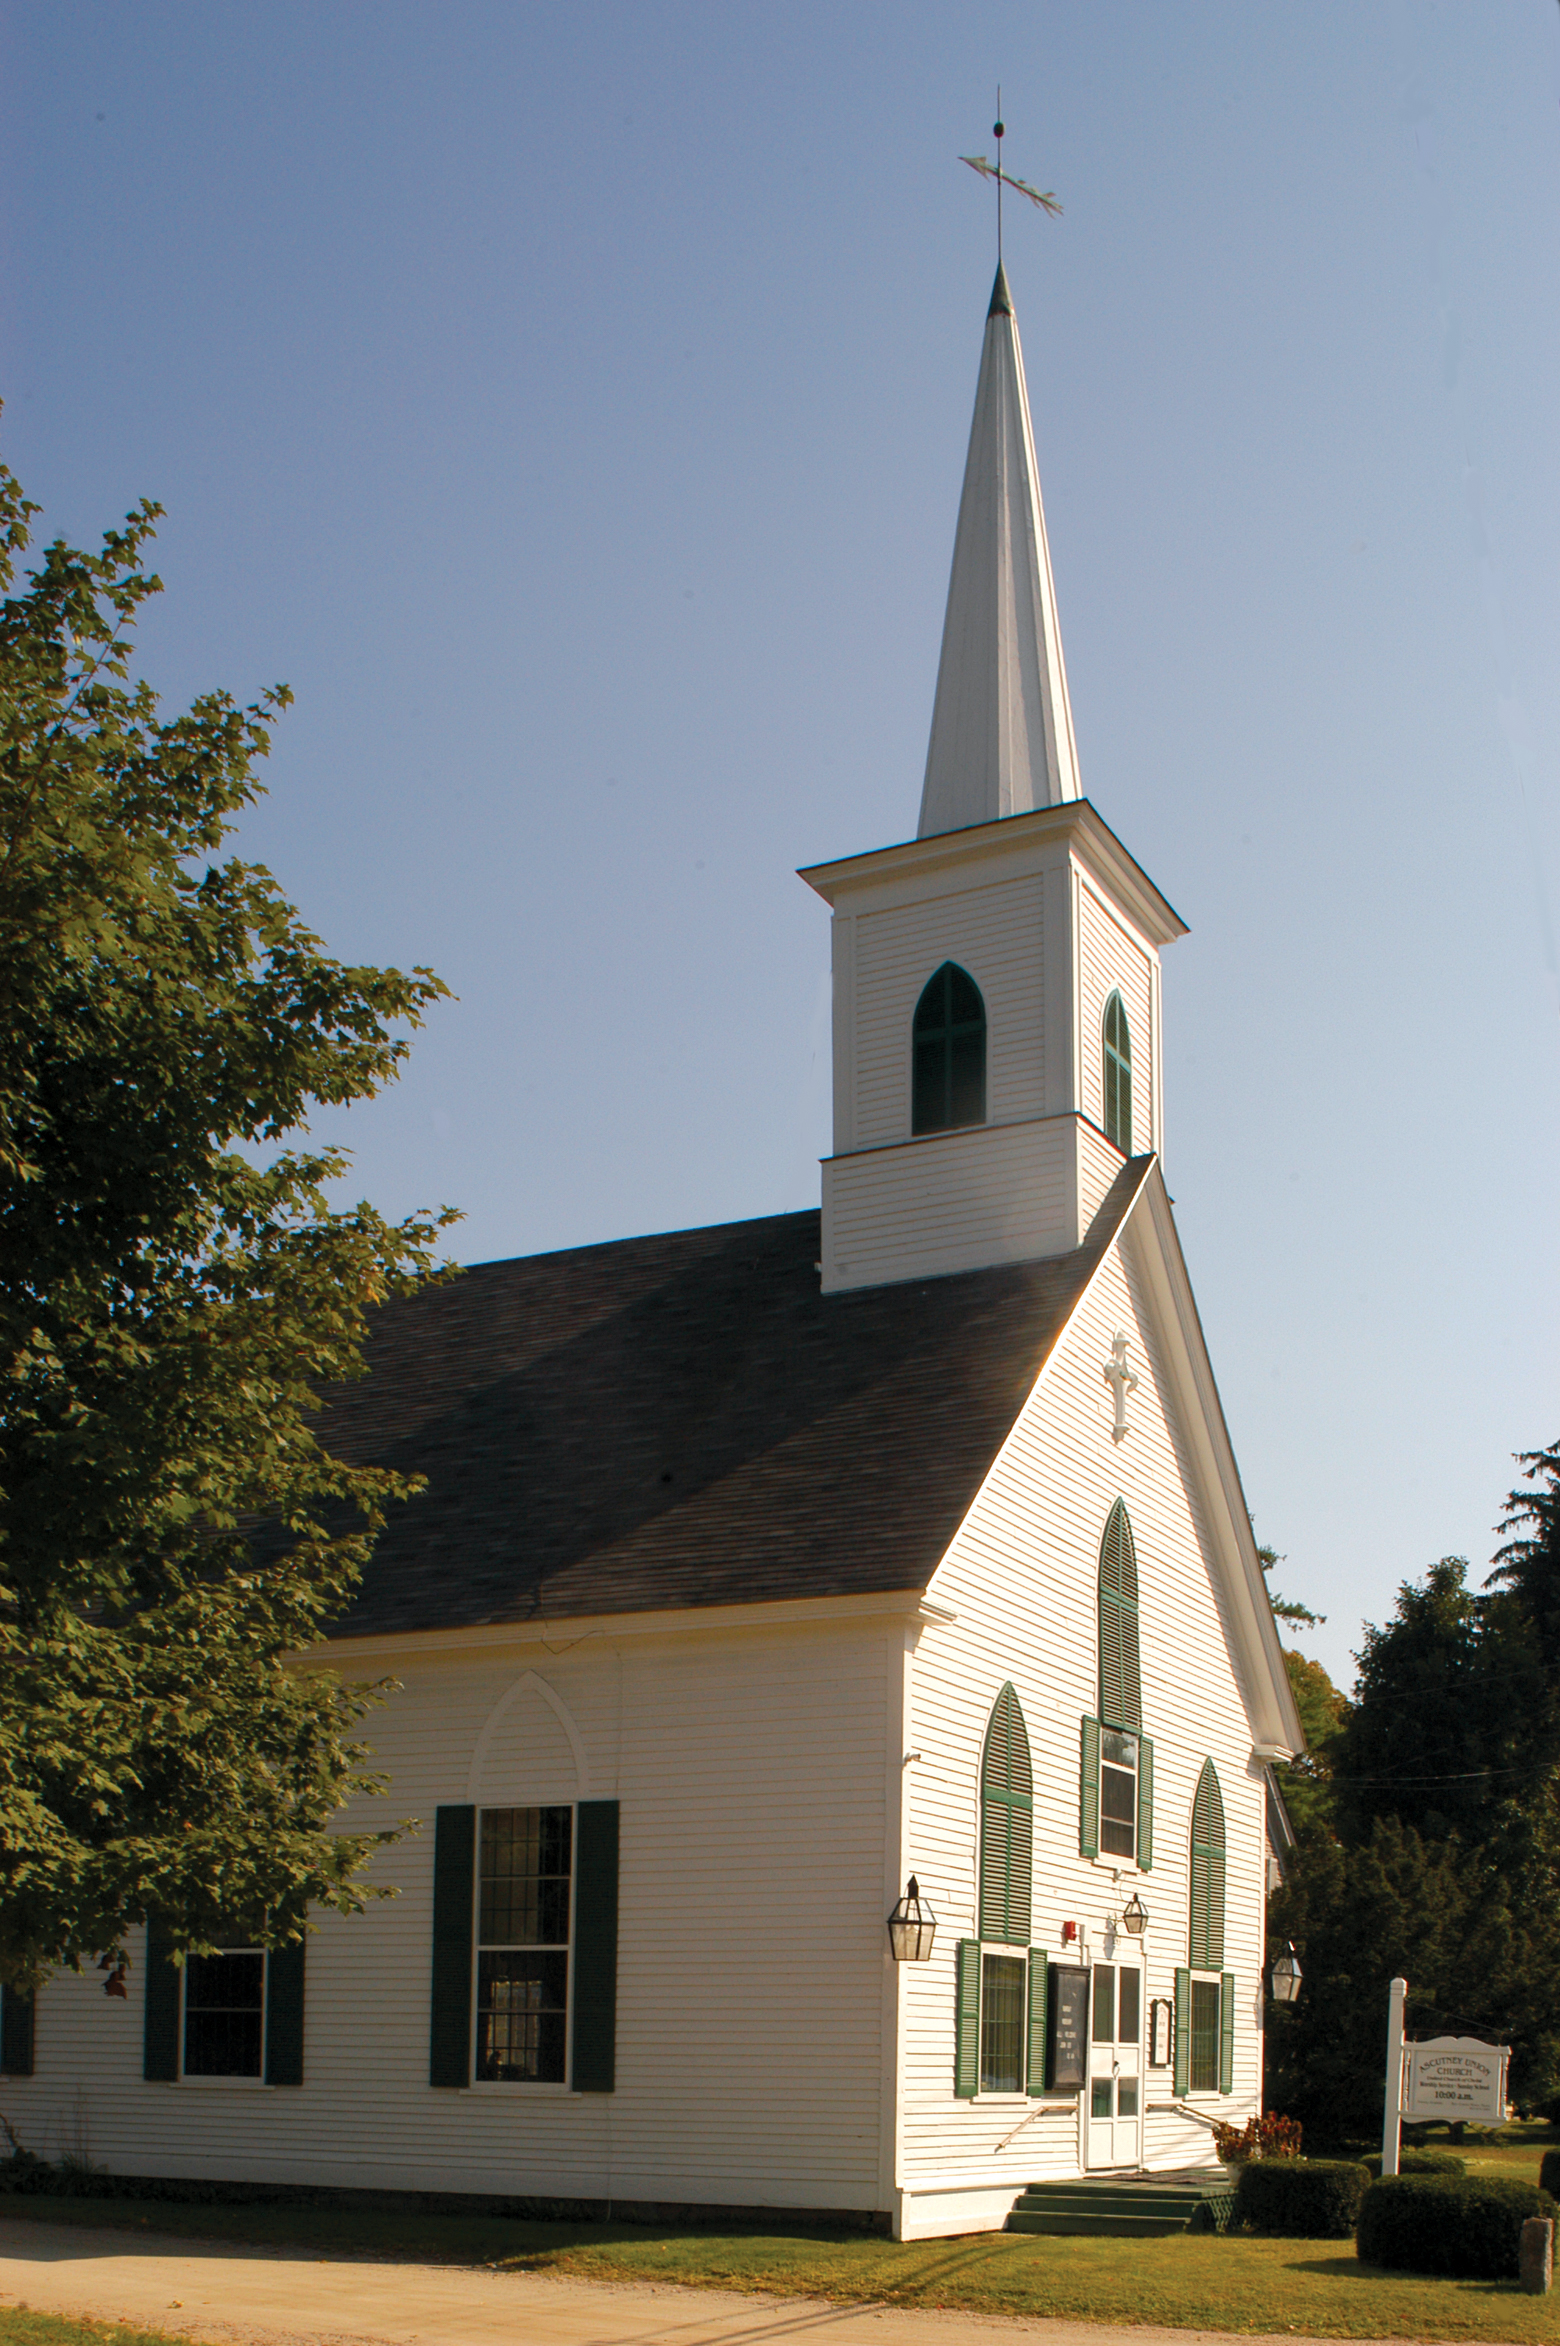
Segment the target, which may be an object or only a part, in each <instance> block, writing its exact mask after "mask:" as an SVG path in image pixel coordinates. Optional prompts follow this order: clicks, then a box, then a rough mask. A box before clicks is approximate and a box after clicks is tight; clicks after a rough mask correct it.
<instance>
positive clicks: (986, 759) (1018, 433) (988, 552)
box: [920, 262, 1082, 839]
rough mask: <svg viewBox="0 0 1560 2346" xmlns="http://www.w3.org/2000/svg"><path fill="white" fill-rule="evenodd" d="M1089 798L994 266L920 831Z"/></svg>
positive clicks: (1014, 327) (1021, 395)
mask: <svg viewBox="0 0 1560 2346" xmlns="http://www.w3.org/2000/svg"><path fill="white" fill-rule="evenodd" d="M1081 796H1082V791H1081V790H1080V788H1079V784H1078V752H1077V748H1076V745H1075V744H1074V741H1073V727H1072V710H1071V708H1070V707H1069V705H1068V700H1067V670H1066V668H1065V666H1064V664H1063V661H1062V637H1061V630H1060V628H1059V627H1058V625H1057V619H1056V589H1055V587H1054V585H1053V584H1052V580H1051V551H1050V548H1049V546H1048V545H1047V544H1046V536H1045V514H1044V511H1043V509H1042V507H1041V504H1040V480H1039V475H1038V473H1037V471H1036V469H1035V444H1034V437H1033V434H1032V432H1031V430H1030V424H1029V395H1028V393H1027V391H1026V390H1025V387H1024V354H1023V352H1022V350H1021V349H1020V347H1019V340H1018V323H1017V320H1016V319H1015V318H1014V316H1013V297H1012V295H1011V294H1010V292H1009V291H1008V281H1007V274H1006V271H1005V270H1004V269H1003V267H1002V265H1001V263H1000V262H999V263H998V264H997V277H996V283H995V284H994V285H993V286H992V289H991V307H990V309H989V310H988V311H987V313H986V339H985V345H984V348H983V349H982V352H981V360H980V381H979V383H978V384H977V385H976V389H975V420H974V422H973V424H972V425H971V427H970V452H969V456H968V458H967V460H966V462H965V467H964V493H963V495H962V496H961V498H960V500H959V526H958V531H957V533H956V535H955V537H954V541H953V573H952V576H951V577H950V579H949V581H948V610H947V616H946V617H945V619H944V621H943V641H942V659H941V662H940V664H939V666H938V670H937V699H936V701H935V703H934V705H933V708H932V738H931V745H930V747H929V749H928V751H927V757H926V786H925V788H924V790H923V791H922V793H921V825H920V836H921V838H923V839H928V838H931V837H932V836H933V835H934V834H935V833H937V832H939V831H962V830H964V829H965V828H966V827H967V826H968V825H970V824H972V823H989V822H992V821H994V820H996V818H997V817H998V816H1001V815H1021V814H1027V813H1028V812H1029V810H1030V808H1031V807H1037V806H1058V805H1060V803H1061V802H1062V800H1063V799H1068V798H1079V797H1081Z"/></svg>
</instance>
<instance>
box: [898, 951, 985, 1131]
mask: <svg viewBox="0 0 1560 2346" xmlns="http://www.w3.org/2000/svg"><path fill="white" fill-rule="evenodd" d="M911 1051H912V1068H911V1086H910V1130H911V1132H912V1134H914V1133H921V1132H948V1131H951V1130H953V1129H954V1128H955V1127H956V1126H958V1125H961V1124H984V1123H985V1121H986V1005H985V1002H984V1001H983V1000H982V998H981V991H980V988H979V986H978V985H977V984H976V983H975V980H974V979H973V978H972V977H971V976H970V973H969V971H968V970H967V969H960V967H959V965H958V963H957V962H956V961H945V962H944V963H943V965H942V967H941V969H938V970H934V971H933V973H932V975H931V976H930V977H929V978H928V979H927V981H926V984H925V986H924V987H923V988H922V992H921V999H920V1001H919V1002H917V1004H916V1006H915V1021H914V1026H913V1029H912V1036H911Z"/></svg>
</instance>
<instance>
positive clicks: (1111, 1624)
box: [1100, 1499, 1143, 1728]
mask: <svg viewBox="0 0 1560 2346" xmlns="http://www.w3.org/2000/svg"><path fill="white" fill-rule="evenodd" d="M1100 1718H1101V1720H1102V1721H1103V1723H1104V1724H1105V1725H1106V1726H1107V1727H1131V1728H1139V1727H1141V1726H1142V1724H1143V1691H1142V1685H1141V1682H1140V1677H1139V1672H1138V1578H1137V1550H1136V1548H1135V1547H1134V1546H1133V1542H1132V1519H1131V1517H1130V1516H1129V1515H1128V1513H1127V1510H1126V1508H1125V1506H1124V1505H1123V1503H1122V1502H1121V1500H1120V1499H1118V1500H1117V1501H1116V1503H1115V1505H1114V1506H1113V1507H1112V1508H1111V1511H1110V1513H1109V1515H1108V1516H1107V1517H1106V1518H1105V1536H1104V1538H1103V1539H1102V1540H1101V1541H1100Z"/></svg>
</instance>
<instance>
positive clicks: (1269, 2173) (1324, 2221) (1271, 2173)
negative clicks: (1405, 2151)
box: [1235, 2159, 1370, 2240]
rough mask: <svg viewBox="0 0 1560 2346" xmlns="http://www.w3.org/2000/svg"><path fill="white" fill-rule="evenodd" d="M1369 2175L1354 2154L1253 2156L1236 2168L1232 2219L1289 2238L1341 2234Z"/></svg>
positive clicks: (1346, 2230) (1349, 2227)
mask: <svg viewBox="0 0 1560 2346" xmlns="http://www.w3.org/2000/svg"><path fill="white" fill-rule="evenodd" d="M1369 2181H1370V2177H1369V2176H1368V2175H1367V2174H1366V2172H1365V2170H1364V2168H1363V2167H1362V2166H1361V2165H1360V2164H1359V2162H1358V2160H1356V2159H1258V2160H1256V2161H1254V2162H1253V2164H1252V2165H1251V2166H1249V2167H1242V2169H1241V2171H1240V2181H1239V2182H1238V2183H1237V2184H1236V2186H1235V2217H1236V2221H1237V2222H1238V2223H1242V2224H1250V2225H1251V2226H1252V2228H1253V2229H1254V2230H1255V2231H1258V2232H1277V2233H1281V2234H1287V2236H1288V2237H1289V2238H1290V2239H1291V2240H1347V2239H1348V2237H1349V2235H1350V2233H1351V2232H1352V2231H1353V2230H1354V2225H1355V2220H1356V2218H1357V2217H1358V2215H1359V2212H1360V2201H1361V2200H1362V2199H1363V2198H1364V2196H1365V2188H1366V2185H1367V2184H1368V2183H1369Z"/></svg>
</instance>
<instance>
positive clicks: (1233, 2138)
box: [1213, 2110, 1300, 2167]
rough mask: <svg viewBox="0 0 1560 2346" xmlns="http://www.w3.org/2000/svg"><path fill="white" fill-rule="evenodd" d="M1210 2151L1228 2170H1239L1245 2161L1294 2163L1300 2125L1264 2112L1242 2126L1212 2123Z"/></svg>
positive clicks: (1218, 2121) (1293, 2120)
mask: <svg viewBox="0 0 1560 2346" xmlns="http://www.w3.org/2000/svg"><path fill="white" fill-rule="evenodd" d="M1213 2147H1214V2149H1215V2150H1216V2151H1217V2152H1218V2154H1219V2156H1220V2158H1221V2159H1222V2160H1223V2161H1224V2162H1225V2164H1226V2165H1227V2166H1231V2167H1234V2166H1242V2165H1244V2163H1245V2161H1246V2160H1247V2159H1297V2158H1298V2157H1299V2156H1300V2121H1299V2119H1298V2118H1283V2117H1280V2116H1279V2114H1278V2112H1277V2111H1276V2110H1264V2111H1263V2113H1262V2115H1261V2117H1260V2118H1248V2119H1247V2120H1246V2123H1245V2125H1244V2126H1226V2125H1224V2124H1223V2123H1222V2122H1221V2121H1220V2120H1218V2119H1215V2120H1214V2126H1213Z"/></svg>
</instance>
